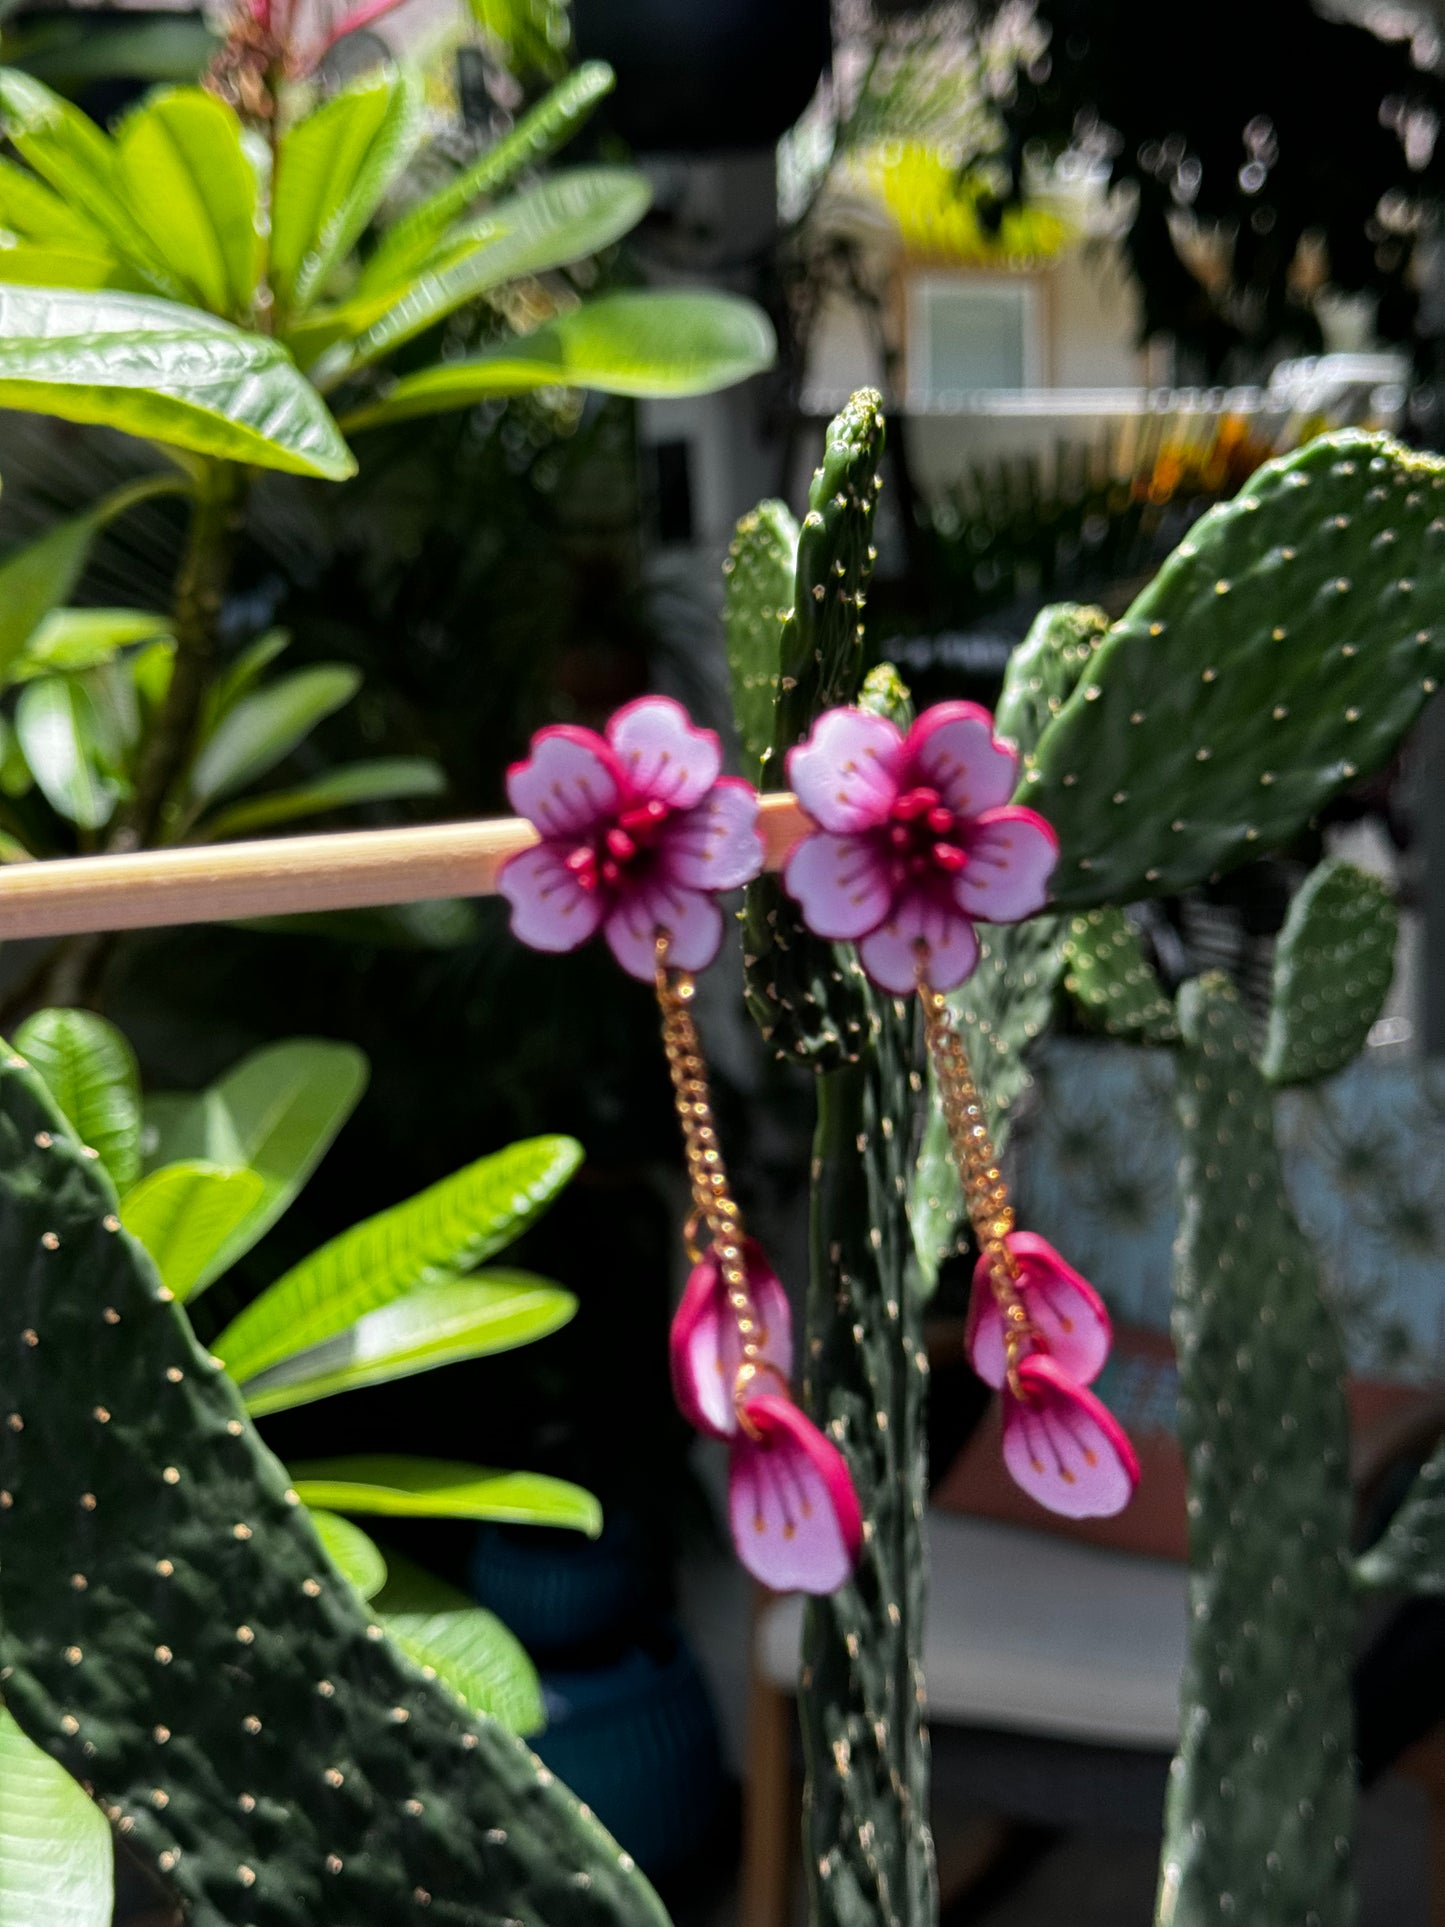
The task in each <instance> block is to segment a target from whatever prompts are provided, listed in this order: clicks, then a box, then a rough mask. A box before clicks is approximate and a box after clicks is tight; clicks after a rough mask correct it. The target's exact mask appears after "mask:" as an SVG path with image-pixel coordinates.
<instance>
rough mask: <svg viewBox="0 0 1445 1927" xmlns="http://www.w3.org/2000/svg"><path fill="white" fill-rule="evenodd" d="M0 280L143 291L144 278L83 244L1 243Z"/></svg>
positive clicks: (52, 285) (133, 270) (60, 286)
mask: <svg viewBox="0 0 1445 1927" xmlns="http://www.w3.org/2000/svg"><path fill="white" fill-rule="evenodd" d="M0 281H8V282H12V283H18V284H19V285H21V286H24V287H30V288H127V289H129V290H131V292H133V293H136V294H144V293H145V292H146V289H147V287H148V285H149V284H148V283H147V282H146V280H145V278H144V277H143V276H142V275H140V274H139V273H137V271H136V270H135V269H133V268H128V267H126V266H124V265H123V264H122V263H121V262H119V261H117V260H116V259H115V257H114V256H113V255H110V254H97V253H93V252H90V251H88V250H86V249H84V248H66V247H32V246H31V245H30V244H29V243H28V242H25V241H16V242H3V243H0Z"/></svg>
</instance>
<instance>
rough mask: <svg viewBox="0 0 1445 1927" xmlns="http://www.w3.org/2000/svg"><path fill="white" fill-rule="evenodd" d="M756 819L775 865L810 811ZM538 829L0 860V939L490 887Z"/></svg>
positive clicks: (525, 826)
mask: <svg viewBox="0 0 1445 1927" xmlns="http://www.w3.org/2000/svg"><path fill="white" fill-rule="evenodd" d="M759 827H760V828H761V830H762V834H763V842H764V844H765V846H766V849H767V867H768V868H769V869H770V870H776V869H779V868H781V866H782V863H783V859H784V858H785V857H786V856H787V854H788V852H789V850H791V848H792V847H793V845H794V844H795V843H796V842H797V840H798V838H799V837H800V836H801V835H802V834H803V833H804V831H805V830H806V829H807V828H808V827H809V819H808V818H807V816H806V815H805V814H804V812H803V808H802V805H801V804H800V803H799V802H798V800H797V798H796V797H793V796H790V795H787V794H780V795H777V796H765V797H764V798H763V799H762V814H761V817H760V820H759ZM536 840H537V834H536V831H535V830H534V829H533V828H532V826H531V824H530V823H527V822H525V821H524V820H523V819H522V818H521V817H516V816H506V817H497V818H493V819H490V820H488V821H485V822H480V823H437V824H429V825H427V826H426V827H425V828H422V829H405V830H351V831H345V832H342V833H340V834H337V835H334V836H287V837H275V838H271V839H267V840H264V841H260V842H253V843H217V844H210V845H200V846H197V847H188V848H183V849H176V850H138V851H136V852H135V853H134V854H133V855H129V856H88V857H74V858H65V859H61V860H58V861H56V862H43V863H12V864H9V865H7V866H6V867H5V868H4V869H0V940H9V939H14V938H18V937H64V936H74V935H78V934H79V933H81V932H84V931H102V930H155V929H160V928H162V927H164V926H166V925H170V924H178V923H226V922H230V921H233V920H235V919H237V918H242V917H284V916H292V915H295V914H296V913H297V912H299V911H305V910H359V909H362V908H365V907H369V906H372V905H376V904H389V903H421V902H424V901H425V900H426V899H427V898H429V897H486V896H493V895H495V894H496V888H497V873H498V871H499V870H500V869H501V867H502V865H503V863H505V861H506V860H507V858H508V857H509V856H514V855H515V854H516V852H517V851H518V850H525V849H527V848H528V847H529V845H531V844H533V843H535V842H536Z"/></svg>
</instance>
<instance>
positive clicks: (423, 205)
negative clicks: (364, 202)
mask: <svg viewBox="0 0 1445 1927" xmlns="http://www.w3.org/2000/svg"><path fill="white" fill-rule="evenodd" d="M615 84H616V81H615V76H614V74H613V72H612V69H611V68H610V67H609V66H608V65H607V64H606V62H605V61H602V60H586V61H584V62H583V63H582V65H581V66H580V67H579V68H578V69H577V70H576V72H575V73H571V74H569V75H568V76H567V78H566V79H565V80H564V81H562V82H561V83H560V84H559V85H558V86H556V87H554V88H553V89H552V91H551V92H550V93H549V94H548V95H546V97H545V98H544V99H542V100H539V101H538V103H537V105H536V106H535V107H533V108H532V110H531V111H530V112H529V113H527V114H524V115H523V116H522V118H521V120H519V121H518V122H517V125H516V126H515V127H514V128H513V129H512V131H511V133H510V134H507V135H505V136H504V137H503V138H502V139H501V140H499V141H498V142H497V144H496V146H495V147H489V148H488V149H487V151H486V153H484V154H479V155H478V156H477V158H476V160H474V161H473V162H472V163H471V165H470V166H468V167H464V168H462V169H461V170H460V172H458V173H457V174H456V175H455V176H454V177H453V178H452V179H451V180H450V181H448V182H447V184H446V185H445V187H440V188H438V189H437V191H436V192H435V193H434V194H429V195H428V196H427V197H426V199H425V200H422V201H419V202H417V204H416V206H415V207H411V208H408V210H407V212H406V213H405V214H404V215H403V216H402V217H401V219H400V220H399V221H396V222H394V223H393V224H392V226H391V227H389V228H388V229H387V231H386V233H385V234H384V235H383V236H382V238H381V241H380V243H379V244H378V246H377V248H376V250H375V252H374V253H373V254H372V256H371V258H370V260H369V261H368V262H367V264H366V266H365V268H364V269H363V270H362V275H361V283H360V285H361V286H362V287H363V288H377V287H381V288H394V287H395V286H396V284H397V283H398V282H399V281H401V280H403V279H404V278H405V277H406V276H407V275H409V274H410V273H411V272H412V271H413V269H415V268H417V267H419V266H420V265H421V263H422V262H423V261H424V260H425V259H426V257H427V256H428V254H430V253H431V251H432V248H433V247H434V246H435V244H436V243H437V241H439V240H440V239H441V237H442V235H443V234H444V233H445V232H446V230H447V229H448V228H449V227H450V226H451V224H452V222H453V221H455V220H456V219H457V218H458V217H459V216H460V215H462V214H464V213H465V212H466V211H467V209H468V208H469V207H471V205H472V204H473V202H475V201H478V200H480V199H481V198H482V197H483V196H484V195H488V194H495V193H497V191H498V190H499V189H500V188H503V187H505V186H506V185H507V184H508V182H510V181H511V180H513V179H514V178H515V177H516V176H517V175H518V174H520V173H521V172H522V170H523V169H524V168H527V167H536V166H538V165H540V163H541V162H543V161H544V160H546V159H547V157H548V155H550V154H554V153H555V152H556V151H557V149H558V148H559V147H561V146H563V145H564V144H565V143H566V142H567V141H569V140H570V139H571V138H572V136H573V134H575V133H576V131H577V129H578V128H579V127H580V126H581V125H582V123H583V121H585V120H586V119H587V117H588V115H589V114H590V113H591V112H592V110H593V108H594V107H595V106H596V105H597V103H598V101H599V100H602V99H603V98H604V97H605V96H606V95H607V94H609V93H611V91H612V89H613V86H614V85H615Z"/></svg>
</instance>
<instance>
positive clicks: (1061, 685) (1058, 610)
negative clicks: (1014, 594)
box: [993, 602, 1109, 770]
mask: <svg viewBox="0 0 1445 1927" xmlns="http://www.w3.org/2000/svg"><path fill="white" fill-rule="evenodd" d="M1108 633H1109V618H1108V617H1107V616H1106V615H1105V614H1104V611H1103V610H1102V609H1095V608H1093V607H1092V606H1090V605H1089V604H1087V603H1081V602H1055V603H1052V604H1051V605H1050V606H1049V607H1048V608H1047V609H1040V611H1039V613H1038V615H1037V616H1035V618H1034V620H1033V624H1032V626H1031V627H1030V629H1029V632H1028V634H1027V635H1026V636H1025V637H1024V639H1023V641H1022V642H1021V643H1020V644H1019V646H1018V648H1017V649H1015V650H1014V652H1013V654H1012V655H1011V656H1010V657H1009V660H1008V667H1007V669H1006V670H1005V672H1004V680H1003V688H1002V689H1001V690H1000V692H999V699H998V708H997V709H996V710H995V711H994V718H993V721H994V728H995V729H996V731H997V732H998V734H999V735H1000V736H1007V737H1008V739H1009V741H1010V742H1012V743H1015V744H1017V746H1018V750H1019V754H1020V756H1021V757H1022V759H1023V767H1024V769H1025V770H1028V769H1030V768H1031V767H1032V765H1033V757H1034V750H1035V747H1036V746H1037V744H1038V740H1039V738H1040V736H1042V735H1043V733H1044V730H1045V728H1046V727H1047V726H1048V724H1049V723H1051V722H1052V721H1053V719H1054V717H1055V716H1057V715H1058V713H1059V711H1060V710H1061V709H1062V708H1063V706H1064V704H1065V703H1066V702H1067V701H1068V699H1069V697H1070V696H1071V695H1072V694H1073V693H1074V689H1075V686H1076V685H1077V684H1078V682H1079V680H1080V678H1081V677H1082V676H1083V674H1084V671H1085V670H1086V669H1087V668H1088V667H1089V664H1090V663H1091V662H1092V661H1093V659H1094V656H1095V655H1096V654H1097V652H1098V649H1099V645H1100V643H1102V642H1103V640H1104V638H1105V636H1106V635H1107V634H1108Z"/></svg>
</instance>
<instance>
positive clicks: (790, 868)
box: [783, 830, 893, 938]
mask: <svg viewBox="0 0 1445 1927" xmlns="http://www.w3.org/2000/svg"><path fill="white" fill-rule="evenodd" d="M783 886H784V888H785V889H786V890H787V891H788V892H789V894H790V895H791V896H794V897H796V898H797V900H798V903H799V905H800V907H801V909H802V912H803V921H804V923H806V924H807V926H808V928H809V929H810V930H811V931H813V932H814V933H815V935H817V936H820V937H833V938H845V937H861V936H864V935H866V934H867V932H868V931H870V930H876V929H877V928H878V926H879V924H880V923H882V921H883V919H884V918H885V917H886V916H887V915H888V912H889V910H890V909H891V908H892V905H893V886H892V882H891V880H890V878H889V875H888V866H887V864H886V863H885V862H884V860H883V855H882V852H881V850H880V849H879V848H878V846H877V844H876V842H875V841H874V840H873V839H872V838H871V837H869V836H867V835H862V836H840V835H838V834H837V833H836V832H834V831H831V830H818V831H816V832H815V833H814V834H813V835H812V836H805V837H804V838H803V840H802V842H801V843H795V844H794V845H793V848H792V851H791V853H790V855H789V857H788V860H787V863H786V864H785V865H784V867H783Z"/></svg>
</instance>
